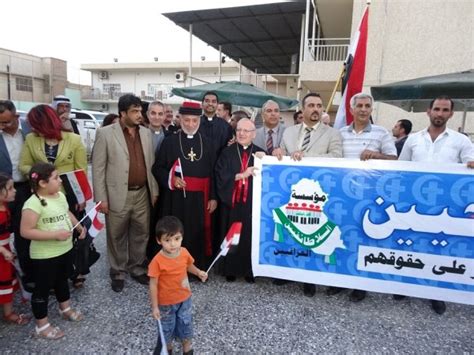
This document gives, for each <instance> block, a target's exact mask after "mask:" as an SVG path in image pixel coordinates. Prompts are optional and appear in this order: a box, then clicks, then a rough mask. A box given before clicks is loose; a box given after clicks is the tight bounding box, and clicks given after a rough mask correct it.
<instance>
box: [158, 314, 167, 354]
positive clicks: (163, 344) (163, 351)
mask: <svg viewBox="0 0 474 355" xmlns="http://www.w3.org/2000/svg"><path fill="white" fill-rule="evenodd" d="M158 329H159V330H158V332H159V333H160V340H161V351H160V355H168V347H167V344H166V339H165V334H164V333H163V326H162V325H161V321H160V320H159V319H158Z"/></svg>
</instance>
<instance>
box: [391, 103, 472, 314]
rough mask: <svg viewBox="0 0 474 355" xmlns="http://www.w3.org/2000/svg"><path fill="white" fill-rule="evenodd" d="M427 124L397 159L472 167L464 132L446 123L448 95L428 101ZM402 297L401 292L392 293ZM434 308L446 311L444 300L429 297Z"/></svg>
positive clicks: (450, 111)
mask: <svg viewBox="0 0 474 355" xmlns="http://www.w3.org/2000/svg"><path fill="white" fill-rule="evenodd" d="M427 114H428V117H429V118H430V125H429V126H428V128H425V129H423V130H421V131H419V132H417V133H415V134H412V135H410V136H409V137H408V138H407V140H406V142H405V145H404V146H403V149H402V152H401V153H400V157H399V158H398V159H399V160H410V161H423V162H436V163H466V164H467V166H468V167H470V168H473V167H474V149H473V146H472V143H471V141H470V140H469V138H467V137H466V136H465V135H463V134H461V133H458V132H456V131H453V130H452V129H449V128H447V127H446V124H447V122H448V121H449V119H450V118H451V117H453V114H454V102H453V101H452V100H451V99H450V98H449V97H447V96H439V97H437V98H436V99H434V100H433V101H431V103H430V107H429V109H428V111H427ZM394 298H395V299H397V300H398V299H402V298H404V297H403V296H398V295H395V296H394ZM431 306H432V308H433V310H434V311H435V312H436V313H438V314H443V313H444V312H445V311H446V304H445V303H444V302H443V301H436V300H431Z"/></svg>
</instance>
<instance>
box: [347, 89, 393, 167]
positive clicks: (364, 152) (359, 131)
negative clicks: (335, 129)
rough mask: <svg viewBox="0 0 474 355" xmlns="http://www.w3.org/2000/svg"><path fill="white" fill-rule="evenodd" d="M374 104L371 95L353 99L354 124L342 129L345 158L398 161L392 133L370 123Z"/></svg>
mask: <svg viewBox="0 0 474 355" xmlns="http://www.w3.org/2000/svg"><path fill="white" fill-rule="evenodd" d="M373 103H374V99H373V98H372V96H371V95H369V94H364V93H359V94H356V95H354V96H353V97H352V98H351V102H350V105H351V113H352V115H353V116H354V122H352V124H350V125H349V126H346V127H343V128H341V129H340V132H341V134H342V154H343V157H344V158H353V159H360V160H369V159H387V160H396V159H397V149H396V148H395V144H394V142H393V138H392V136H391V135H390V133H389V132H388V131H387V130H386V129H385V128H383V127H381V126H377V125H374V124H372V123H371V122H370V117H371V114H372V106H373Z"/></svg>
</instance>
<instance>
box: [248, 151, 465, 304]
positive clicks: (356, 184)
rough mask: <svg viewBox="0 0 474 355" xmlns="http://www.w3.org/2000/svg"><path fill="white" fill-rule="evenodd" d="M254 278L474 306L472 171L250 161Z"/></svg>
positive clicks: (391, 164)
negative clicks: (253, 167) (256, 170)
mask: <svg viewBox="0 0 474 355" xmlns="http://www.w3.org/2000/svg"><path fill="white" fill-rule="evenodd" d="M256 166H257V167H258V168H259V174H257V176H256V177H255V178H254V195H253V208H254V209H253V236H252V267H253V272H254V274H255V276H268V277H277V278H284V279H289V280H295V281H302V282H310V283H316V284H323V285H329V286H340V287H347V288H357V289H365V290H369V291H377V292H385V293H393V294H403V295H408V296H416V297H424V298H430V299H439V300H445V301H452V302H459V303H467V304H474V218H473V217H474V172H473V171H472V170H471V169H468V168H467V167H466V166H464V165H461V164H451V165H446V166H440V165H433V164H422V163H413V162H398V161H395V162H394V161H390V162H388V161H375V160H373V161H356V160H347V159H322V158H305V159H303V160H302V161H300V162H295V161H293V160H290V159H289V158H287V157H285V158H284V159H283V160H282V161H277V160H276V158H274V157H265V158H264V159H263V160H260V159H256Z"/></svg>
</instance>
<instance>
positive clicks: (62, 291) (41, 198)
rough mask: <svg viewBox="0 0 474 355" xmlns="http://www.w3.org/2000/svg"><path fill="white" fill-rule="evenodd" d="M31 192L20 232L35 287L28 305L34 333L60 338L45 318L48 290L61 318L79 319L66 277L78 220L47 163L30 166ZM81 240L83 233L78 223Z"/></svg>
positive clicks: (84, 231)
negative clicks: (26, 243)
mask: <svg viewBox="0 0 474 355" xmlns="http://www.w3.org/2000/svg"><path fill="white" fill-rule="evenodd" d="M29 178H30V184H31V189H32V191H33V195H32V196H31V197H30V198H29V199H28V200H27V201H26V202H25V204H24V206H23V213H22V218H21V226H20V233H21V235H22V236H23V237H24V238H26V239H30V240H31V245H30V257H31V259H32V261H33V264H34V270H35V275H34V280H35V289H34V291H33V295H32V297H31V308H32V310H33V315H34V316H35V319H36V328H35V330H36V335H38V336H39V337H42V338H47V339H59V338H61V337H63V336H64V333H63V332H62V331H61V330H60V329H59V328H57V327H53V326H51V325H50V324H49V321H48V298H49V290H51V289H53V290H54V292H55V295H56V299H57V300H58V303H59V313H60V314H61V315H62V317H63V318H64V319H67V320H70V321H79V320H81V319H82V314H81V313H80V312H79V311H77V310H74V309H72V308H71V304H70V294H69V285H68V277H69V275H70V273H71V267H72V260H71V250H72V227H73V226H74V225H75V224H77V219H76V218H75V217H74V215H73V214H72V213H71V212H70V211H69V209H68V204H67V201H66V197H65V196H64V194H63V193H62V192H61V191H60V190H61V178H60V177H59V175H58V171H57V170H56V168H55V167H54V166H53V165H52V164H49V163H37V164H35V165H33V167H32V168H31V171H30V173H29ZM77 228H78V229H79V232H80V237H79V238H80V239H83V238H84V237H85V235H86V229H85V228H84V227H82V226H81V225H78V226H77Z"/></svg>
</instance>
